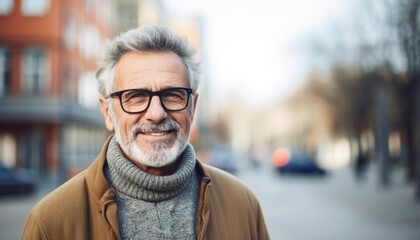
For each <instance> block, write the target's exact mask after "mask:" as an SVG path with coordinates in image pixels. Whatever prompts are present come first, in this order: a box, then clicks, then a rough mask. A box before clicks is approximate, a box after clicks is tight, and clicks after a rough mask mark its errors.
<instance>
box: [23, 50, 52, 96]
mask: <svg viewBox="0 0 420 240" xmlns="http://www.w3.org/2000/svg"><path fill="white" fill-rule="evenodd" d="M22 65H23V66H22V73H23V77H22V79H23V90H24V92H25V93H28V94H34V95H38V94H43V93H45V88H46V85H47V77H48V75H47V60H46V56H45V50H44V49H42V48H38V47H29V48H26V49H24V51H23V61H22Z"/></svg>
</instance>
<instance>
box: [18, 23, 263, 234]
mask: <svg viewBox="0 0 420 240" xmlns="http://www.w3.org/2000/svg"><path fill="white" fill-rule="evenodd" d="M96 76H97V79H98V83H99V86H98V89H99V93H100V95H101V96H100V99H99V100H100V108H101V112H102V115H103V117H104V119H105V124H106V127H107V129H108V130H110V131H112V132H114V134H113V135H112V136H111V137H110V138H109V139H108V140H107V141H106V143H105V144H104V146H103V148H102V150H101V152H100V153H99V155H98V157H97V158H96V160H95V161H94V162H93V163H92V164H91V165H90V166H89V167H88V168H87V169H86V170H85V171H83V172H82V173H80V174H79V175H77V176H76V177H74V178H72V179H71V180H69V181H68V182H66V183H65V184H63V185H62V186H61V187H59V188H58V189H56V190H54V191H53V192H52V193H50V194H49V195H47V196H46V197H45V198H43V199H42V200H41V201H40V202H39V203H38V204H37V205H36V206H35V207H34V208H33V209H32V211H31V213H30V215H29V217H28V219H27V222H26V225H25V228H24V231H23V236H22V238H23V239H218V240H220V239H229V240H230V239H260V240H263V239H268V238H269V237H268V233H267V230H266V226H265V223H264V219H263V215H262V212H261V209H260V206H259V203H258V201H257V199H256V198H255V196H254V195H253V194H252V193H251V192H250V191H249V190H248V188H246V187H245V186H244V185H243V184H242V183H241V182H239V181H238V180H237V179H236V178H234V177H233V176H231V175H229V174H227V173H225V172H223V171H221V170H217V169H215V168H213V167H210V166H208V165H205V164H202V163H200V162H198V161H197V160H196V156H195V152H194V149H193V147H192V146H191V144H189V143H188V141H189V133H190V128H191V124H192V121H193V116H194V112H195V108H196V105H197V99H198V93H197V88H198V78H199V77H198V63H197V62H196V60H195V59H194V51H193V49H192V48H191V47H190V46H189V45H188V43H187V42H186V40H184V39H181V38H180V37H179V36H177V35H175V34H174V33H173V32H172V31H170V30H169V29H167V28H165V27H162V26H148V27H142V28H138V29H134V30H130V31H128V32H126V33H124V34H122V35H120V36H118V37H116V38H115V39H113V40H112V41H111V43H110V45H109V46H108V48H107V49H106V54H105V59H104V60H103V62H102V63H101V64H100V67H99V70H98V72H97V74H96Z"/></svg>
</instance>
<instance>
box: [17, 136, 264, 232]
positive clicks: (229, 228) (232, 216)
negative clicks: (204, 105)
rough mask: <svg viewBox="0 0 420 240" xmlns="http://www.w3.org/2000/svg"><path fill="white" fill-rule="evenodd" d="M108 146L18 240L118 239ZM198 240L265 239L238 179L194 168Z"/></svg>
mask: <svg viewBox="0 0 420 240" xmlns="http://www.w3.org/2000/svg"><path fill="white" fill-rule="evenodd" d="M107 146H108V142H107V143H106V144H104V147H103V148H102V151H101V152H100V154H99V155H98V157H97V158H96V160H95V161H94V162H93V163H92V165H91V166H90V167H89V168H87V169H86V170H85V171H83V172H82V173H80V174H79V175H77V176H75V177H74V178H72V179H71V180H69V181H67V182H66V183H64V184H63V185H62V186H60V187H59V188H57V189H56V190H54V191H53V192H52V193H50V194H48V195H47V196H46V197H45V198H43V199H42V200H41V201H40V202H39V203H38V204H37V205H36V206H35V207H34V208H33V209H32V211H31V213H30V215H29V217H28V219H27V222H26V224H25V228H24V230H23V235H22V239H25V240H26V239H31V240H35V239H60V240H65V239H78V240H81V239H101V240H102V239H104V240H105V239H121V236H120V233H119V229H118V217H117V205H116V202H115V199H116V197H117V195H118V193H117V192H116V191H115V190H114V189H112V188H110V187H109V185H108V183H107V180H106V179H105V176H104V174H103V166H104V164H105V162H106V161H105V156H106V150H107ZM197 163H198V164H197V168H196V170H197V172H198V175H199V176H200V182H201V183H200V203H199V210H198V217H199V218H198V219H199V220H198V239H209V240H213V239H214V240H224V239H226V240H235V239H238V240H245V239H255V240H257V239H258V240H265V239H269V237H268V233H267V229H266V226H265V223H264V218H263V215H262V212H261V209H260V205H259V203H258V201H257V199H256V198H255V196H254V195H253V194H252V193H251V192H250V191H249V190H248V189H247V188H246V187H245V186H244V185H243V184H242V183H241V182H239V181H238V180H237V179H236V178H234V177H232V176H231V175H229V174H227V173H225V172H223V171H221V170H218V169H216V168H214V167H210V166H207V165H203V164H201V163H199V162H197Z"/></svg>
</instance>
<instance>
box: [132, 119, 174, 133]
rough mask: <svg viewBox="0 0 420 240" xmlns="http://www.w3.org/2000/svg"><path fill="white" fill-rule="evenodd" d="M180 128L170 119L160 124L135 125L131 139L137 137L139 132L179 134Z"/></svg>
mask: <svg viewBox="0 0 420 240" xmlns="http://www.w3.org/2000/svg"><path fill="white" fill-rule="evenodd" d="M180 130H181V127H180V126H179V124H178V123H177V122H175V121H174V120H172V119H165V120H163V121H162V122H160V123H157V124H155V123H151V124H143V123H136V124H134V125H133V127H132V133H133V137H135V136H137V135H138V134H139V133H141V132H165V131H176V132H179V131H180Z"/></svg>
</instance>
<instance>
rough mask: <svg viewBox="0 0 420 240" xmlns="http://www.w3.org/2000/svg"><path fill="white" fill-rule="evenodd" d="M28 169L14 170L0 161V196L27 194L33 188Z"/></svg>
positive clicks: (32, 180)
mask: <svg viewBox="0 0 420 240" xmlns="http://www.w3.org/2000/svg"><path fill="white" fill-rule="evenodd" d="M34 182H35V181H34V178H33V175H32V173H31V172H30V171H29V170H25V169H20V170H15V169H12V168H8V167H6V166H5V165H4V164H2V163H1V162H0V196H6V195H22V194H29V193H32V192H33V191H34V190H35V183H34Z"/></svg>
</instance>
